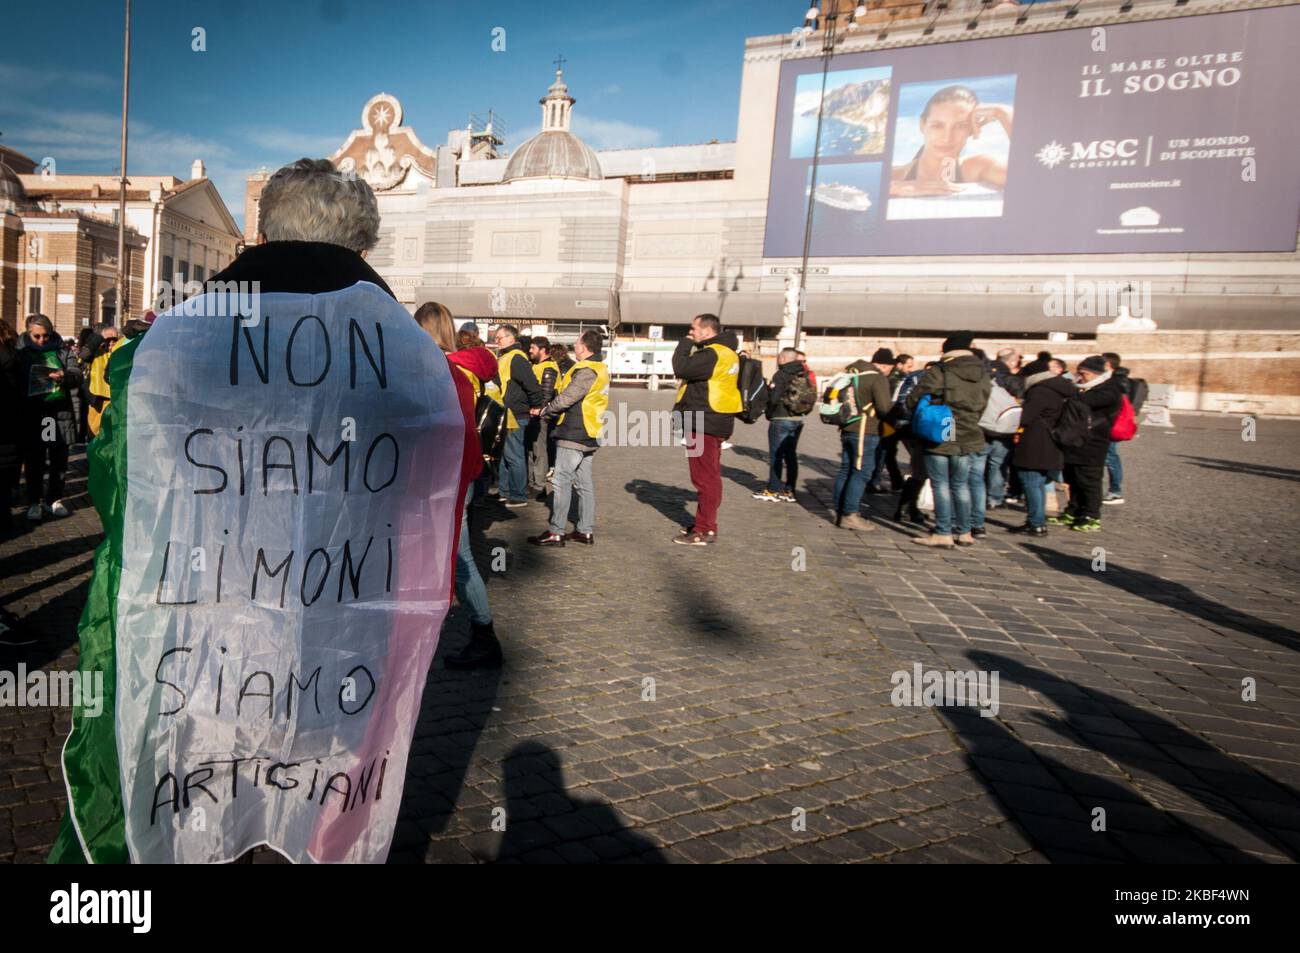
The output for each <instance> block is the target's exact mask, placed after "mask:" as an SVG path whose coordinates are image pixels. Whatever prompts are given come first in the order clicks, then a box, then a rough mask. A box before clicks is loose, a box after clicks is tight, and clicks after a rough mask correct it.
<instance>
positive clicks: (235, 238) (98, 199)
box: [19, 159, 241, 314]
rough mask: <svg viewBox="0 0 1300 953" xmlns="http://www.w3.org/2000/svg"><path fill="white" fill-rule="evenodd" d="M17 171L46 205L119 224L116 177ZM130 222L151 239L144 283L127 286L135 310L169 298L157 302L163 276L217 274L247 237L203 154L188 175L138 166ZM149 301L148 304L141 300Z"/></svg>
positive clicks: (129, 194) (174, 279)
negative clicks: (144, 172) (148, 172)
mask: <svg viewBox="0 0 1300 953" xmlns="http://www.w3.org/2000/svg"><path fill="white" fill-rule="evenodd" d="M19 178H20V180H21V181H22V184H23V186H24V188H25V189H26V190H27V195H28V198H29V199H31V200H33V201H35V202H38V203H40V204H41V205H42V206H43V207H46V208H57V209H59V210H60V211H64V212H76V213H79V214H82V215H84V216H87V217H89V218H93V219H95V220H96V221H102V222H107V223H109V225H110V226H111V227H113V228H116V225H117V216H118V208H119V206H118V180H117V177H116V176H112V175H68V174H66V173H58V174H57V175H45V174H41V173H38V172H35V171H33V172H30V173H27V174H22V175H20V176H19ZM126 222H127V225H128V226H129V227H130V228H132V229H134V230H135V232H136V233H137V234H139V235H141V236H142V237H143V238H144V239H145V242H146V248H145V252H144V260H143V271H142V282H143V283H142V284H141V285H139V286H138V287H137V285H136V282H135V281H134V280H133V282H132V287H131V288H130V289H129V298H130V300H131V301H132V302H133V305H132V307H133V309H134V310H133V311H132V313H133V314H138V313H139V312H140V311H141V310H143V309H144V308H147V307H150V306H151V305H152V304H153V303H155V302H158V303H161V304H169V303H170V301H168V300H163V301H161V302H159V300H158V298H157V290H158V285H159V282H166V283H167V284H168V285H169V286H179V285H183V284H184V283H185V282H187V281H200V282H201V281H203V280H204V279H205V278H210V277H211V276H212V275H214V274H216V273H217V272H218V271H220V270H221V269H222V268H224V267H225V266H226V265H228V264H229V263H230V261H231V260H232V259H233V258H234V257H235V249H236V247H237V245H238V243H239V241H240V238H241V233H240V230H239V226H238V225H237V224H236V223H235V220H234V218H233V217H232V216H231V214H230V211H229V210H228V209H227V208H226V204H225V202H223V201H222V199H221V195H220V194H219V193H218V192H217V187H216V186H215V185H213V183H212V180H211V179H209V178H208V177H207V172H206V169H205V168H204V165H203V162H202V160H197V159H196V160H195V161H194V164H193V165H192V166H191V168H190V178H189V179H188V180H181V179H179V178H177V177H176V176H174V175H137V174H134V173H132V174H131V175H130V176H129V177H128V179H127V190H126ZM146 290H147V296H146V295H145V291H146ZM171 300H175V295H172V296H171ZM145 301H148V302H149V303H148V304H143V303H142V302H145Z"/></svg>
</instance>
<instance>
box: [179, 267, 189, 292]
mask: <svg viewBox="0 0 1300 953" xmlns="http://www.w3.org/2000/svg"><path fill="white" fill-rule="evenodd" d="M176 273H177V274H179V275H180V284H181V285H184V284H185V282H187V281H189V280H190V263H189V262H188V261H181V262H177V264H176ZM178 290H179V289H178Z"/></svg>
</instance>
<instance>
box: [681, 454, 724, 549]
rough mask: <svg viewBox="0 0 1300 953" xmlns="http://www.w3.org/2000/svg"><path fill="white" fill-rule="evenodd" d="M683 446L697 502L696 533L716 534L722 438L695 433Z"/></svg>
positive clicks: (720, 502)
mask: <svg viewBox="0 0 1300 953" xmlns="http://www.w3.org/2000/svg"><path fill="white" fill-rule="evenodd" d="M684 443H685V444H686V461H687V463H689V464H690V468H691V482H692V483H693V484H695V492H696V493H697V494H699V503H698V504H697V505H696V507H695V532H697V533H716V532H717V531H718V507H719V506H721V505H722V438H721V437H711V436H709V435H708V434H706V433H694V434H691V435H690V436H688V437H686V439H685V441H684ZM701 444H702V445H701Z"/></svg>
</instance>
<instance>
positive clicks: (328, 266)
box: [208, 242, 396, 297]
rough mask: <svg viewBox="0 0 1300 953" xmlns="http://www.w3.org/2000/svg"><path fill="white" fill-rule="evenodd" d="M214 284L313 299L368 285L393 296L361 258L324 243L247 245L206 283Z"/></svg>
mask: <svg viewBox="0 0 1300 953" xmlns="http://www.w3.org/2000/svg"><path fill="white" fill-rule="evenodd" d="M215 281H247V282H254V281H256V282H258V289H259V290H260V291H268V292H269V291H287V292H292V293H296V294H313V295H314V294H325V293H327V292H330V291H340V290H342V289H343V288H351V287H352V286H353V285H355V284H356V283H357V282H358V281H368V282H370V283H371V284H373V285H378V286H379V287H380V288H382V289H384V291H385V292H387V293H388V294H390V295H392V294H393V291H392V289H391V288H389V287H388V285H387V284H385V283H384V279H383V278H380V277H379V274H378V273H377V272H376V271H375V270H374V269H373V268H371V267H370V266H369V265H367V264H366V262H365V259H364V258H362V257H361V256H360V255H358V254H357V253H356V252H354V251H353V250H352V249H350V248H344V247H343V246H342V245H330V244H327V243H325V242H267V243H266V244H265V245H250V246H249V247H248V248H247V249H246V250H245V251H244V253H243V254H242V255H240V256H239V257H238V258H236V259H235V260H234V261H232V262H231V263H230V264H229V265H227V266H226V268H225V270H224V271H221V272H219V273H218V274H215V275H213V276H212V277H211V278H209V279H208V283H212V282H215ZM393 297H396V295H393Z"/></svg>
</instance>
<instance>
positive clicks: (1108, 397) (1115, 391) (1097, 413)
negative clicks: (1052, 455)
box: [1065, 376, 1123, 467]
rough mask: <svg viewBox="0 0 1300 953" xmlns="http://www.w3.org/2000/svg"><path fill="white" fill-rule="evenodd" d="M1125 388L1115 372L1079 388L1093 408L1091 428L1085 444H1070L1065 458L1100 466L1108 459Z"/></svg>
mask: <svg viewBox="0 0 1300 953" xmlns="http://www.w3.org/2000/svg"><path fill="white" fill-rule="evenodd" d="M1122 398H1123V391H1121V390H1120V386H1119V382H1118V381H1116V380H1115V378H1114V376H1112V377H1111V378H1110V379H1109V380H1105V381H1102V382H1101V383H1100V384H1098V385H1096V386H1095V387H1092V388H1090V389H1089V390H1082V389H1081V390H1080V392H1079V399H1080V400H1082V401H1083V402H1084V403H1085V404H1087V405H1088V409H1089V410H1091V411H1092V428H1091V430H1090V431H1089V433H1088V439H1087V440H1085V441H1084V443H1083V446H1082V447H1067V448H1066V450H1065V462H1066V463H1073V464H1077V465H1081V466H1093V467H1099V466H1102V465H1104V464H1105V462H1106V451H1107V450H1109V449H1110V428H1111V427H1112V426H1113V425H1114V423H1115V418H1116V417H1117V416H1118V415H1119V408H1120V404H1121V403H1122Z"/></svg>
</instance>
